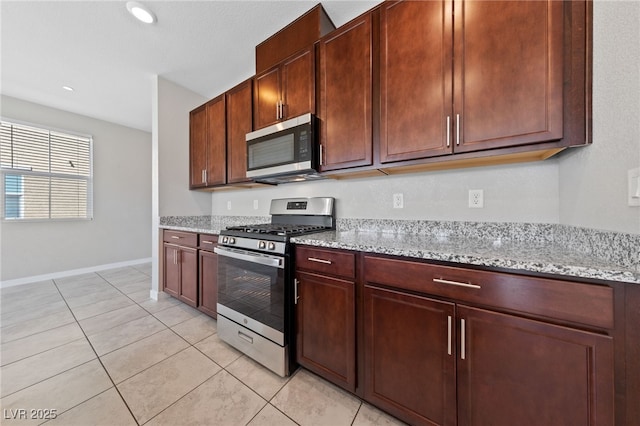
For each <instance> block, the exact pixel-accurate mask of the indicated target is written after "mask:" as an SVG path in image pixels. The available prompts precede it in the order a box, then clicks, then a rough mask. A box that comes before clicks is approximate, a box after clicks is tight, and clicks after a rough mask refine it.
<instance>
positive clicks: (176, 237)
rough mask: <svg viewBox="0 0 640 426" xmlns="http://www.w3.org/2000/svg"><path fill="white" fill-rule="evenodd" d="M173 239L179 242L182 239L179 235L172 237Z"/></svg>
mask: <svg viewBox="0 0 640 426" xmlns="http://www.w3.org/2000/svg"><path fill="white" fill-rule="evenodd" d="M171 238H173V239H174V240H179V239H180V237H178V236H177V235H172V236H171Z"/></svg>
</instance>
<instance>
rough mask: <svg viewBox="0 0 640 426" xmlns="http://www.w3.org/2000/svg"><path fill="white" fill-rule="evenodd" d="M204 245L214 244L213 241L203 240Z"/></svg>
mask: <svg viewBox="0 0 640 426" xmlns="http://www.w3.org/2000/svg"><path fill="white" fill-rule="evenodd" d="M200 242H201V243H202V244H213V241H207V240H202V241H200Z"/></svg>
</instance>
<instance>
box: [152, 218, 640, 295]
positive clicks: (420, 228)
mask: <svg viewBox="0 0 640 426" xmlns="http://www.w3.org/2000/svg"><path fill="white" fill-rule="evenodd" d="M266 222H270V217H269V216H266V217H262V216H168V217H162V218H161V219H160V228H163V229H172V230H178V231H188V232H200V233H207V234H219V233H220V230H222V229H225V228H226V227H227V226H233V225H241V224H253V223H266ZM336 222H337V225H336V231H329V232H322V233H316V234H309V235H304V236H300V237H294V238H292V239H291V241H292V242H294V243H296V244H305V245H311V246H318V247H329V248H337V249H344V250H355V251H362V252H368V253H380V254H389V255H396V256H405V257H412V258H418V259H428V260H435V261H444V262H450V263H454V264H455V263H459V264H460V265H461V266H464V265H478V266H483V267H488V268H496V269H500V270H503V271H509V270H511V271H513V272H516V273H523V272H524V273H526V272H534V273H543V274H549V275H555V276H558V277H567V278H569V277H577V278H586V279H596V280H605V281H618V282H626V283H635V284H640V235H637V234H623V233H616V232H607V231H598V230H592V229H588V228H580V227H572V226H566V225H557V224H532V223H479V222H446V221H423V220H375V219H338V220H337V221H336Z"/></svg>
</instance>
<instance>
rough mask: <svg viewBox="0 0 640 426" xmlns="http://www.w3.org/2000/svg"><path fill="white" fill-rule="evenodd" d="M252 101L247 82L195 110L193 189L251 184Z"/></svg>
mask: <svg viewBox="0 0 640 426" xmlns="http://www.w3.org/2000/svg"><path fill="white" fill-rule="evenodd" d="M252 99H253V98H252V90H251V80H247V81H244V82H243V83H240V84H239V85H238V86H236V87H234V88H233V89H231V90H229V91H228V92H227V93H224V94H222V95H220V96H218V97H216V98H214V99H212V100H210V101H209V102H207V103H206V104H204V105H202V106H199V107H198V108H196V109H194V110H193V111H191V113H190V115H189V148H190V149H189V170H190V180H189V182H190V188H191V189H214V188H215V187H217V186H220V185H224V184H227V183H243V182H247V181H249V179H247V148H246V140H245V135H246V134H247V133H249V132H250V131H251V130H252V113H251V103H252Z"/></svg>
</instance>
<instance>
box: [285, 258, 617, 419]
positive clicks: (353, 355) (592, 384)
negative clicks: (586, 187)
mask: <svg viewBox="0 0 640 426" xmlns="http://www.w3.org/2000/svg"><path fill="white" fill-rule="evenodd" d="M295 259H296V279H297V283H296V284H297V295H298V302H297V306H296V318H297V360H298V362H299V364H300V365H302V366H303V367H305V368H307V369H309V370H311V371H313V372H315V373H317V374H319V375H320V376H322V377H324V378H326V379H327V380H329V381H331V382H333V383H335V384H337V385H339V386H341V387H342V388H344V389H346V390H349V391H351V392H354V393H357V394H358V395H360V396H362V397H363V398H364V399H365V400H366V401H368V402H369V403H371V404H373V405H375V406H377V407H379V408H380V409H382V410H384V411H387V412H388V413H390V414H392V415H394V416H395V417H397V418H399V419H401V420H403V421H405V422H407V423H409V424H412V425H461V426H464V425H497V426H500V425H504V426H511V425H519V426H520V425H551V424H554V425H555V424H558V425H560V424H562V425H587V424H588V425H601V426H605V425H606V426H609V425H613V424H616V422H615V420H616V419H615V418H614V417H615V416H614V398H615V383H616V382H615V378H614V362H615V360H614V339H613V337H612V336H613V335H616V334H615V333H616V331H615V330H616V329H615V327H614V289H613V288H612V287H610V286H606V285H595V284H583V283H578V282H571V281H564V280H556V279H547V278H539V277H529V276H523V275H515V274H508V273H498V272H490V271H482V270H476V269H468V268H458V267H449V266H443V265H435V264H432V263H429V262H425V261H419V260H412V259H407V258H400V257H393V256H384V255H371V254H367V253H356V252H347V251H343V250H334V249H325V248H315V247H313V248H312V247H307V246H297V247H296V254H295ZM356 271H359V273H358V274H356ZM618 424H620V423H618Z"/></svg>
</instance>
